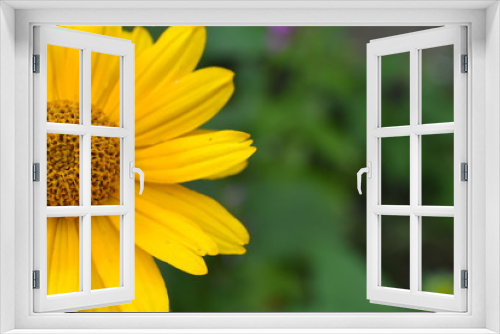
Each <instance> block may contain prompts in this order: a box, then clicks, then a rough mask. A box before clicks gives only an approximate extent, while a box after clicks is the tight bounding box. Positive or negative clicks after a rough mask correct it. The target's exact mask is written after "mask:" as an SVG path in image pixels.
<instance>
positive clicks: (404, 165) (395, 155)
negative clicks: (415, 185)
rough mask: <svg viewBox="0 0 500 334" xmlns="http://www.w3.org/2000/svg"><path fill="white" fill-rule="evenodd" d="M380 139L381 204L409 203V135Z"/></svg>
mask: <svg viewBox="0 0 500 334" xmlns="http://www.w3.org/2000/svg"><path fill="white" fill-rule="evenodd" d="M381 140H382V145H381V146H382V148H381V149H382V162H381V165H382V170H381V172H382V176H381V177H382V180H381V182H382V204H384V205H410V137H390V138H382V139H381Z"/></svg>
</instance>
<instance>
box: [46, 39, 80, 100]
mask: <svg viewBox="0 0 500 334" xmlns="http://www.w3.org/2000/svg"><path fill="white" fill-rule="evenodd" d="M79 57H80V51H79V50H77V49H71V48H66V47H62V46H55V45H48V46H47V101H48V102H51V101H55V100H70V101H73V102H78V101H79V95H80V88H79V87H80V86H79V85H80V84H79V78H80V58H79Z"/></svg>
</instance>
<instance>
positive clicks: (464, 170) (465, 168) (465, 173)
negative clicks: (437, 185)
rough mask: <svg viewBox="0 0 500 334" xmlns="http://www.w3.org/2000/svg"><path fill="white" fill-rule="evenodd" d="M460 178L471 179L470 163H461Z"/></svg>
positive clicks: (462, 179) (463, 179)
mask: <svg viewBox="0 0 500 334" xmlns="http://www.w3.org/2000/svg"><path fill="white" fill-rule="evenodd" d="M460 180H461V181H469V165H468V164H467V163H466V162H462V163H461V164H460Z"/></svg>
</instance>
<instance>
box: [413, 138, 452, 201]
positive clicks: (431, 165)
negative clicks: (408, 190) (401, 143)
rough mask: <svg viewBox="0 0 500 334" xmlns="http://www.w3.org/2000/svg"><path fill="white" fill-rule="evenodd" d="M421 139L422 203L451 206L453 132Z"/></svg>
mask: <svg viewBox="0 0 500 334" xmlns="http://www.w3.org/2000/svg"><path fill="white" fill-rule="evenodd" d="M421 140H422V205H443V206H453V202H454V198H453V196H454V194H453V180H454V175H453V133H446V134H440V135H426V136H422V137H421Z"/></svg>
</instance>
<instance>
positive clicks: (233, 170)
mask: <svg viewBox="0 0 500 334" xmlns="http://www.w3.org/2000/svg"><path fill="white" fill-rule="evenodd" d="M247 166H248V161H243V162H242V163H239V164H237V165H235V166H233V167H231V168H229V169H226V170H225V171H222V172H220V173H217V174H214V175H210V176H207V177H205V179H207V180H217V179H223V178H225V177H228V176H233V175H236V174H239V173H241V172H242V171H243V170H244V169H245V168H247Z"/></svg>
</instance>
